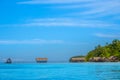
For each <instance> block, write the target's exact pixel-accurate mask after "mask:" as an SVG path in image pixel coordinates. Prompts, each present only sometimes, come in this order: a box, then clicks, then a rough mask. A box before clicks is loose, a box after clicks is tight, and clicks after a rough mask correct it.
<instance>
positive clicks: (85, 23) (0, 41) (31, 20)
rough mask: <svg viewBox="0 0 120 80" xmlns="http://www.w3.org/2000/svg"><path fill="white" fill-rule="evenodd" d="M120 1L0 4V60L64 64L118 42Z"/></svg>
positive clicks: (48, 0)
mask: <svg viewBox="0 0 120 80" xmlns="http://www.w3.org/2000/svg"><path fill="white" fill-rule="evenodd" d="M119 8H120V0H12V1H11V0H0V60H1V61H2V60H5V59H6V58H8V57H11V58H12V59H13V60H14V61H34V59H35V58H36V57H48V58H49V61H68V60H69V58H70V57H71V56H76V55H85V54H87V52H89V51H90V50H92V49H94V47H95V46H96V45H98V44H101V45H105V43H106V42H109V43H110V42H111V41H112V40H113V39H120V9H119Z"/></svg>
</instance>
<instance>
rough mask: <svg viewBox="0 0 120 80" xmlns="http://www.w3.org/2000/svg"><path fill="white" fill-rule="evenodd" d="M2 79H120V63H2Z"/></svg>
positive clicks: (0, 76)
mask: <svg viewBox="0 0 120 80" xmlns="http://www.w3.org/2000/svg"><path fill="white" fill-rule="evenodd" d="M0 80H120V63H119V62H118V63H42V64H37V63H23V64H22V63H19V64H18V63H13V64H4V63H0Z"/></svg>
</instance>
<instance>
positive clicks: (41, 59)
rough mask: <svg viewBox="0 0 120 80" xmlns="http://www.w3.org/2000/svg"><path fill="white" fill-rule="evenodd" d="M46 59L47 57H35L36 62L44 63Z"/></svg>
mask: <svg viewBox="0 0 120 80" xmlns="http://www.w3.org/2000/svg"><path fill="white" fill-rule="evenodd" d="M47 61H48V58H36V62H37V63H46V62H47Z"/></svg>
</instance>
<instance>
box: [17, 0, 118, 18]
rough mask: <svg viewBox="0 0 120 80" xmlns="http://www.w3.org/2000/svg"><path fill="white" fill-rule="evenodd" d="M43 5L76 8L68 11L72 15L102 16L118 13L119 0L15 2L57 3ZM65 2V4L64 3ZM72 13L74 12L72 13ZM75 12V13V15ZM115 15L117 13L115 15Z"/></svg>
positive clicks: (33, 0)
mask: <svg viewBox="0 0 120 80" xmlns="http://www.w3.org/2000/svg"><path fill="white" fill-rule="evenodd" d="M57 3H59V4H60V5H52V6H45V7H48V8H53V9H56V8H58V9H77V10H76V11H74V12H70V14H71V13H72V14H71V15H73V16H81V15H82V16H83V17H86V18H87V17H90V18H96V17H104V16H109V15H116V14H120V10H119V7H120V0H28V1H23V2H17V4H57ZM66 3H67V4H66ZM73 13H74V14H73ZM76 14H77V15H76ZM116 16H117V15H116Z"/></svg>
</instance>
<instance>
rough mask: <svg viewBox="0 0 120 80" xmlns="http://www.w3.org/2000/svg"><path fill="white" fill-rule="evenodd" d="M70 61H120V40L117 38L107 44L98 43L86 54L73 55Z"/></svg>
mask: <svg viewBox="0 0 120 80" xmlns="http://www.w3.org/2000/svg"><path fill="white" fill-rule="evenodd" d="M69 61H70V62H119V61H120V40H118V39H115V40H113V41H112V42H111V43H106V45H105V46H101V45H98V46H96V47H95V49H94V50H91V51H89V52H88V54H87V55H86V56H74V57H71V58H70V60H69Z"/></svg>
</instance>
